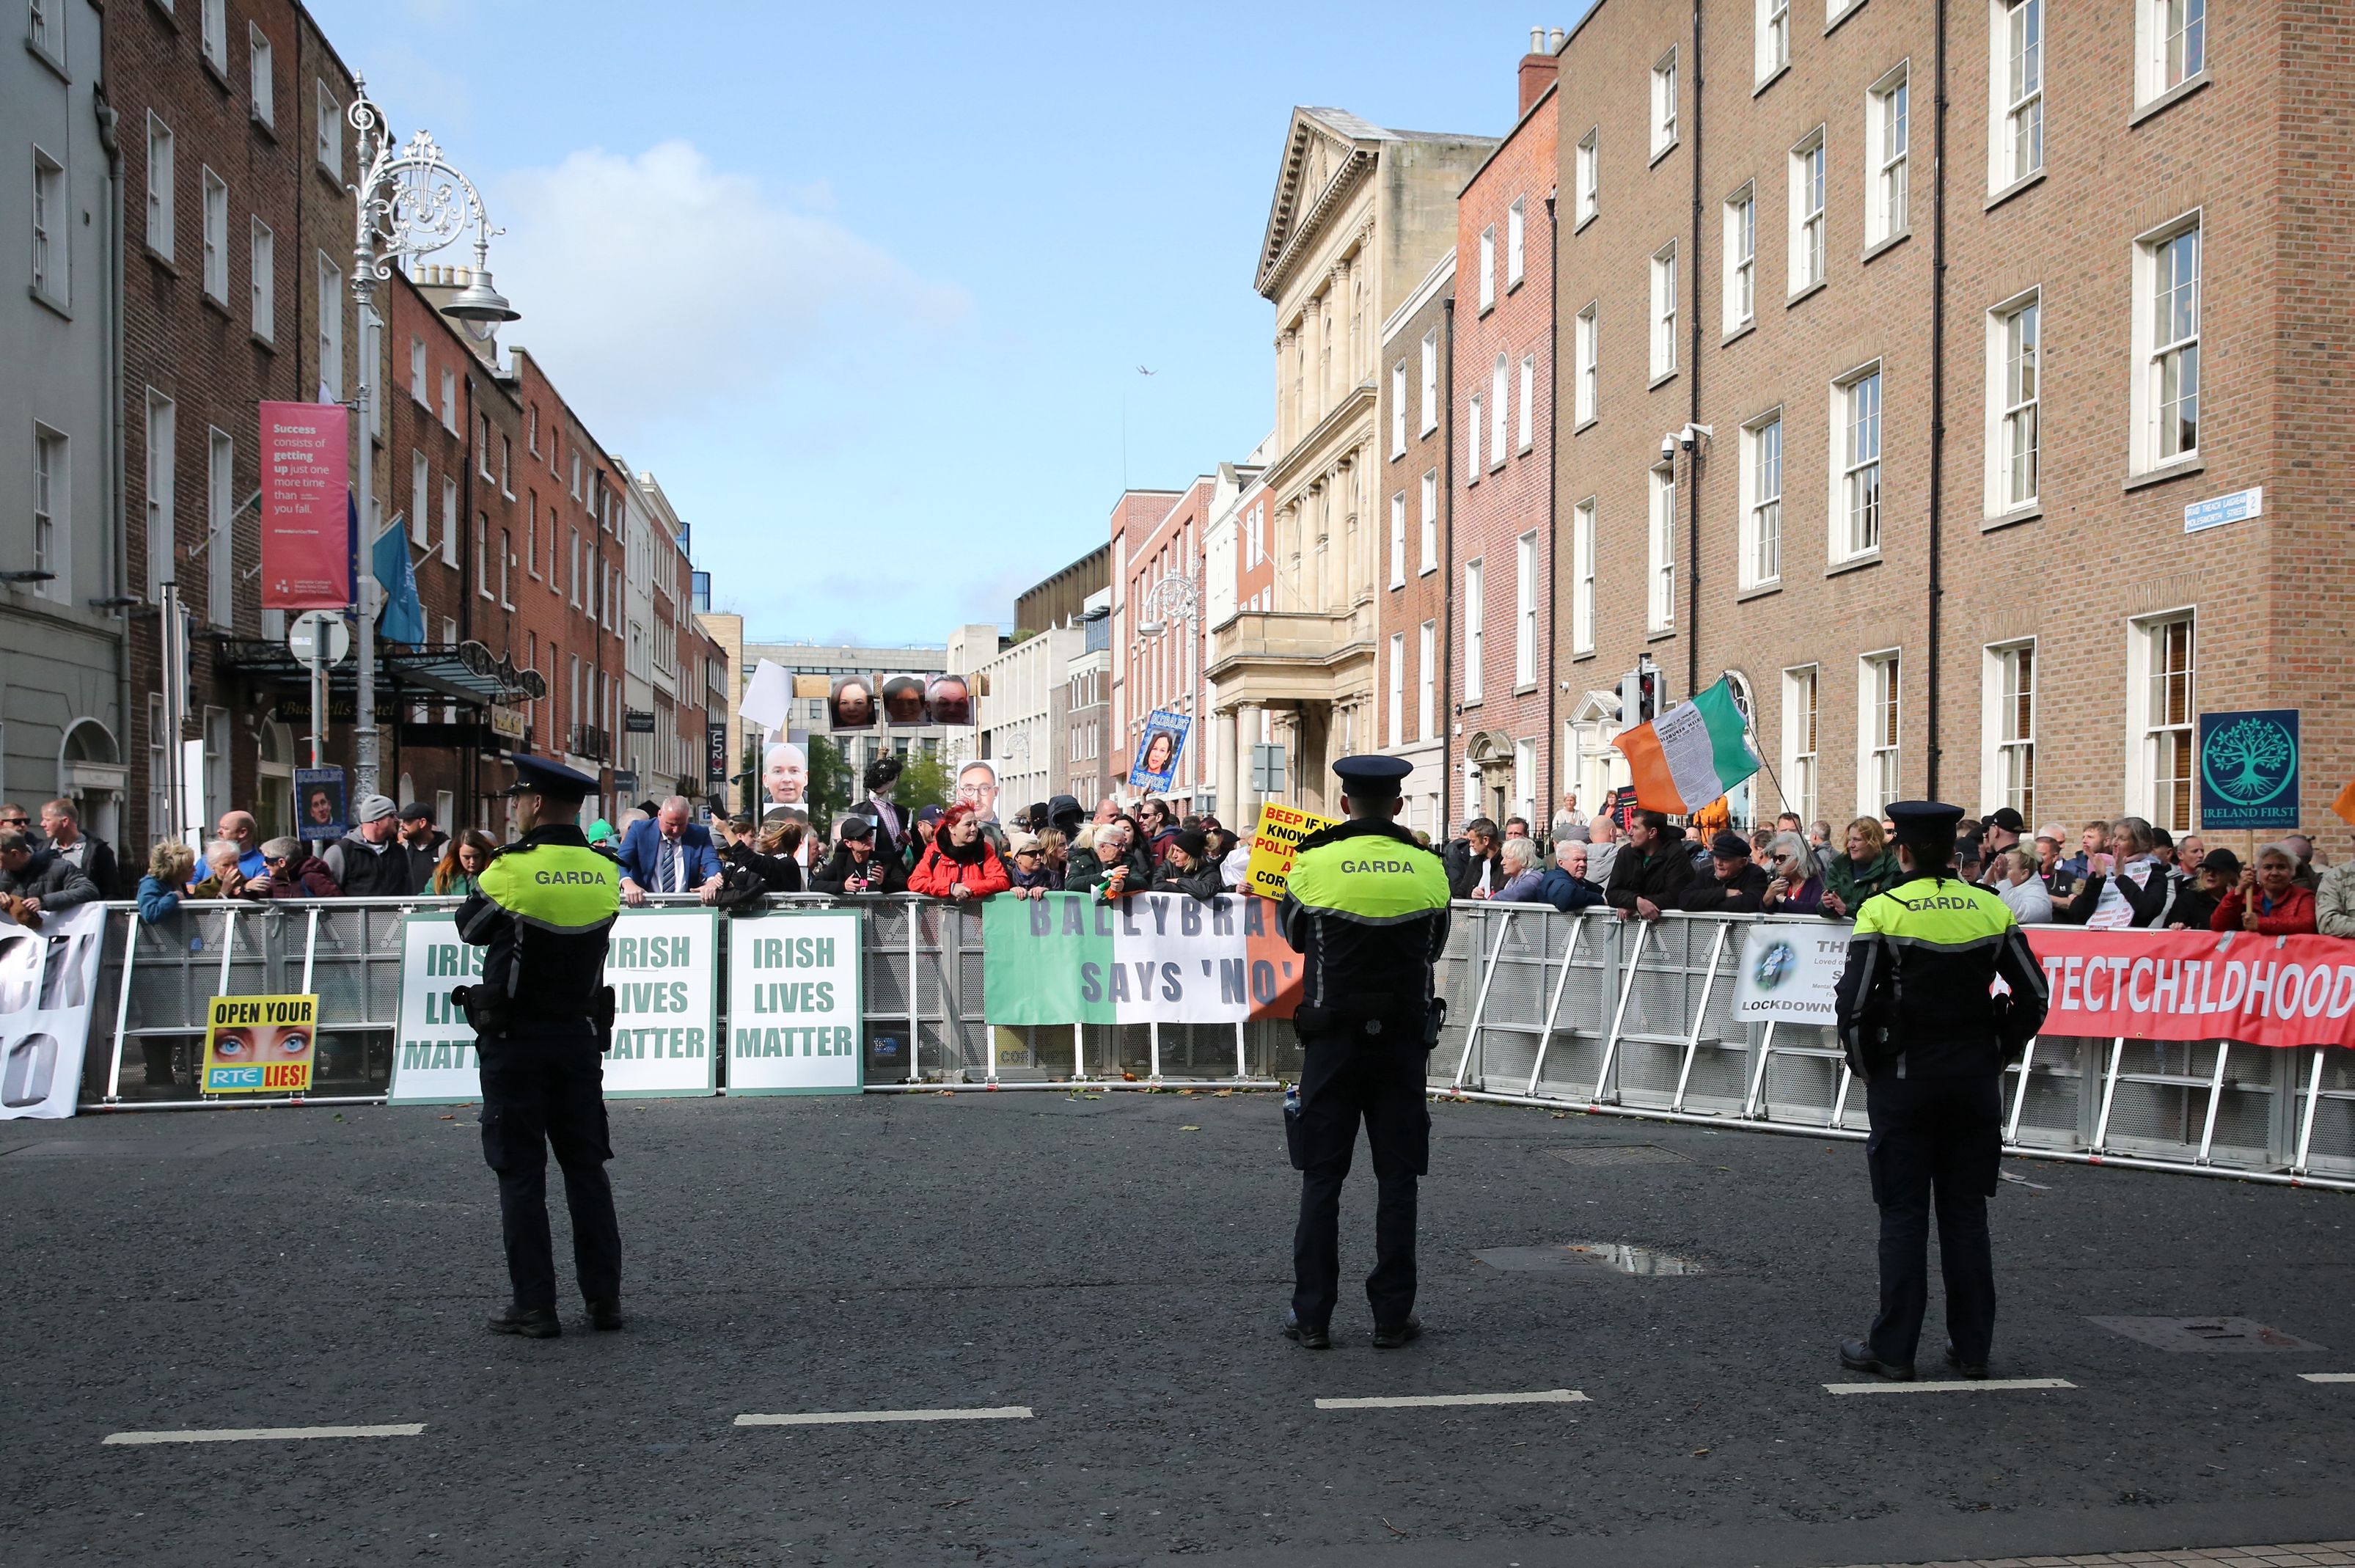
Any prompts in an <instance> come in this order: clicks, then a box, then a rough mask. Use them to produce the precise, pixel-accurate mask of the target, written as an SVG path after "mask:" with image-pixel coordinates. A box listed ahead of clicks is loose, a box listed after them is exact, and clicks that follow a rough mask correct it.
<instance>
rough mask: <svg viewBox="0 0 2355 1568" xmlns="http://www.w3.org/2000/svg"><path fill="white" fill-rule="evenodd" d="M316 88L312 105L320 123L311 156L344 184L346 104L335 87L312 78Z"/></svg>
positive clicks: (315, 134)
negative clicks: (338, 96) (331, 87)
mask: <svg viewBox="0 0 2355 1568" xmlns="http://www.w3.org/2000/svg"><path fill="white" fill-rule="evenodd" d="M311 85H312V87H313V89H314V92H313V94H312V108H313V111H314V113H315V115H316V117H317V120H318V123H317V124H316V125H315V126H314V128H313V130H314V134H313V136H312V147H311V155H312V156H313V157H314V158H315V159H316V160H317V161H318V165H319V166H320V167H321V168H323V169H325V170H326V171H327V173H328V174H329V175H330V176H333V177H334V178H335V181H336V184H338V185H341V184H342V183H343V179H344V106H343V105H342V104H341V103H339V102H337V101H336V95H335V92H334V91H333V90H332V89H330V88H329V87H328V86H327V84H326V83H325V82H324V81H321V80H318V79H317V78H315V77H314V78H313V79H312V83H311Z"/></svg>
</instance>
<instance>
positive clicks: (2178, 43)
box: [2135, 0, 2208, 109]
mask: <svg viewBox="0 0 2355 1568" xmlns="http://www.w3.org/2000/svg"><path fill="white" fill-rule="evenodd" d="M2207 73H2208V0H2135V107H2136V108H2137V109H2139V108H2142V107H2144V106H2145V105H2147V104H2149V103H2151V102H2152V101H2156V100H2158V99H2160V98H2163V97H2165V96H2166V95H2167V94H2169V93H2170V92H2173V91H2175V90H2176V89H2178V88H2179V87H2181V86H2183V85H2184V84H2185V83H2186V82H2190V81H2197V80H2200V78H2201V77H2203V76H2205V75H2206V74H2207Z"/></svg>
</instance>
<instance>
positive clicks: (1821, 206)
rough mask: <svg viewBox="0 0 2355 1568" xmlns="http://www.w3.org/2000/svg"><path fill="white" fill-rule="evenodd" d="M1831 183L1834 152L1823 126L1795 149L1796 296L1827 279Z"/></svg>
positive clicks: (1792, 289) (1791, 289) (1792, 283)
mask: <svg viewBox="0 0 2355 1568" xmlns="http://www.w3.org/2000/svg"><path fill="white" fill-rule="evenodd" d="M1830 184H1831V155H1830V153H1829V151H1828V149H1827V148H1826V146H1825V143H1824V128H1823V127H1822V126H1821V125H1818V126H1817V127H1816V128H1815V129H1814V130H1812V131H1810V132H1808V133H1806V135H1805V136H1803V137H1801V138H1800V139H1799V141H1798V143H1797V144H1796V145H1795V146H1793V147H1792V149H1791V197H1790V213H1791V237H1790V251H1791V254H1790V262H1789V265H1790V273H1789V284H1788V289H1787V292H1788V293H1790V294H1791V295H1792V296H1794V297H1796V296H1797V295H1799V294H1802V293H1806V292H1807V291H1808V290H1809V289H1812V288H1815V287H1816V286H1817V285H1818V284H1820V283H1822V282H1823V281H1824V276H1825V267H1826V264H1827V262H1828V259H1829V240H1830V232H1829V230H1830V215H1829V214H1828V212H1827V211H1826V209H1825V203H1826V201H1827V200H1828V198H1829V196H1830V191H1829V188H1828V187H1829V186H1830Z"/></svg>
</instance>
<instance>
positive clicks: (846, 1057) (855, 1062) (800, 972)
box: [728, 910, 867, 1094]
mask: <svg viewBox="0 0 2355 1568" xmlns="http://www.w3.org/2000/svg"><path fill="white" fill-rule="evenodd" d="M858 934H859V933H858V914H857V913H856V912H852V911H848V910H844V911H824V912H817V911H813V912H809V913H795V912H790V911H785V910H778V911H775V912H772V913H768V914H763V915H758V916H742V917H739V918H737V919H733V920H730V922H729V923H728V1092H729V1093H730V1094H856V1093H858V1092H859V1090H860V1089H862V1088H864V1087H865V1086H866V1082H867V1079H866V1072H865V1069H866V1065H867V1048H866V1041H865V1039H864V1031H863V1030H862V1029H861V1028H860V1026H859V1012H858V1008H859V995H858V965H859V952H858Z"/></svg>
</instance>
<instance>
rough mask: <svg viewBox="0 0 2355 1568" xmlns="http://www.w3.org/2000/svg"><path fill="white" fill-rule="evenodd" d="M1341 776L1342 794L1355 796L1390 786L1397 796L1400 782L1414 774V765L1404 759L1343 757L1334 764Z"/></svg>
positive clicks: (1334, 769) (1335, 769)
mask: <svg viewBox="0 0 2355 1568" xmlns="http://www.w3.org/2000/svg"><path fill="white" fill-rule="evenodd" d="M1333 771H1334V772H1335V773H1338V774H1340V775H1341V793H1342V794H1344V795H1357V794H1358V793H1359V791H1361V790H1374V789H1380V788H1382V787H1384V786H1388V787H1389V788H1390V790H1391V793H1392V794H1393V795H1395V794H1396V792H1397V789H1398V785H1399V783H1400V781H1401V780H1402V779H1404V778H1405V777H1406V775H1407V774H1409V773H1412V772H1414V764H1413V763H1410V762H1408V761H1407V760H1406V759H1405V758H1404V757H1381V756H1365V757H1343V758H1342V759H1341V760H1340V761H1339V762H1337V763H1334V764H1333Z"/></svg>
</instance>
